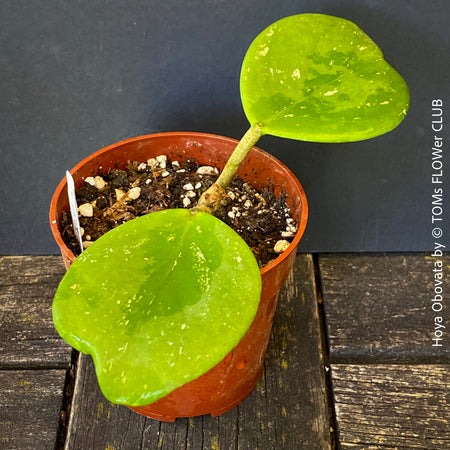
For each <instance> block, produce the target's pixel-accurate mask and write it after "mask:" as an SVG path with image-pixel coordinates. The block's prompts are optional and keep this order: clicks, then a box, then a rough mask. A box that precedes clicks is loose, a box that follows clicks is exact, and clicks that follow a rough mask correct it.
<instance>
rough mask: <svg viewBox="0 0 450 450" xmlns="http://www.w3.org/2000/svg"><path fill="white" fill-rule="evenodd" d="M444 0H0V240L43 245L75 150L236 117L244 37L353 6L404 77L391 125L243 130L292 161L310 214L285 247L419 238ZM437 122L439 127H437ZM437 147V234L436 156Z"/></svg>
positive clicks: (9, 245)
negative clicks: (350, 133) (400, 104)
mask: <svg viewBox="0 0 450 450" xmlns="http://www.w3.org/2000/svg"><path fill="white" fill-rule="evenodd" d="M449 4H450V3H449V2H448V1H447V0H434V1H432V2H427V1H423V0H397V1H391V0H387V1H384V0H383V1H375V0H367V1H362V0H353V1H351V0H348V1H336V0H334V1H333V0H329V1H328V0H316V1H270V0H246V1H242V0H228V1H227V0H208V1H207V0H192V1H177V0H166V1H160V0H149V1H142V0H141V1H140V0H127V1H119V0H110V1H108V0H78V1H77V0H59V1H57V0H55V1H49V0H33V1H29V0H28V1H24V0H2V1H1V2H0V21H1V23H0V52H1V53H0V95H1V102H0V150H1V163H0V183H1V186H0V254H46V253H58V248H57V246H56V244H55V243H54V242H53V238H52V236H51V234H50V230H49V226H48V219H47V217H48V207H49V203H50V199H51V196H52V193H53V190H54V189H55V187H56V186H57V184H58V182H59V181H60V180H61V178H62V177H63V176H64V171H65V170H66V169H69V168H71V167H73V166H74V165H75V164H76V163H77V162H78V161H79V160H81V159H83V158H84V157H86V156H87V155H89V154H90V153H92V152H94V151H96V150H98V149H100V148H102V147H104V146H106V145H109V144H112V143H114V142H117V141H119V140H123V139H125V138H129V137H132V136H138V135H141V134H148V133H153V132H159V131H203V132H210V133H215V134H222V135H227V136H231V137H235V138H240V137H241V136H242V135H243V133H244V132H245V131H246V129H247V127H248V123H247V120H246V118H245V116H244V113H243V110H242V107H241V103H240V95H239V72H240V65H241V62H242V59H243V57H244V54H245V52H246V50H247V48H248V46H249V45H250V43H251V41H252V40H253V39H254V37H256V35H257V34H259V33H260V32H261V31H262V30H263V29H264V28H266V27H267V26H268V25H270V24H271V23H272V22H274V21H276V20H278V19H281V18H283V17H285V16H289V15H293V14H299V13H304V12H317V13H326V14H331V15H336V16H340V17H343V18H346V19H349V20H352V21H354V22H355V23H356V24H357V25H359V26H360V27H361V28H362V29H363V30H364V31H365V32H366V33H367V34H368V35H369V36H371V37H372V39H374V41H375V42H376V43H377V44H378V45H379V46H380V47H381V49H382V50H383V52H384V54H385V57H386V59H387V61H388V62H390V63H391V64H392V65H393V66H394V67H395V68H396V69H397V70H398V71H399V72H400V73H401V74H402V76H403V77H404V78H405V80H406V81H407V83H408V85H409V87H410V91H411V107H410V111H409V114H408V116H407V117H406V119H405V120H404V122H403V123H402V124H401V125H400V126H399V127H398V128H396V129H395V130H394V131H392V132H391V133H388V134H387V135H384V136H382V137H378V138H375V139H372V140H370V141H365V142H359V143H351V144H312V143H304V142H300V141H293V140H287V139H281V138H275V137H271V136H265V137H263V138H262V139H261V140H260V141H259V143H258V146H259V147H261V148H263V149H265V150H267V151H269V152H270V153H272V154H274V155H275V156H277V157H278V158H279V159H281V160H282V161H283V162H284V163H286V164H287V165H288V166H290V167H291V168H292V170H293V171H294V172H295V173H296V174H297V176H298V178H299V179H300V181H301V183H302V184H303V186H304V188H305V190H306V193H307V196H308V200H309V205H310V218H309V223H308V226H307V230H306V233H305V236H304V239H303V240H302V242H301V245H300V250H301V251H307V252H317V251H321V252H324V251H325V252H335V251H429V250H431V249H432V247H433V238H432V236H431V230H432V225H431V201H432V199H431V193H432V189H433V185H432V183H431V172H432V171H431V147H432V145H433V131H432V130H431V120H432V119H431V101H432V100H433V99H435V98H440V99H442V100H443V101H444V110H445V112H444V121H447V120H448V111H449V99H450V98H449V86H450V83H449V69H450V67H449V56H450V51H449V41H450V33H449V31H448V30H449V27H448V22H449V19H450V14H449V10H450V8H449V6H448V5H449ZM449 128H450V126H449V125H448V124H445V127H444V133H441V136H442V137H444V138H446V139H448V129H449ZM444 153H445V154H446V159H445V164H446V167H445V170H446V174H445V175H446V181H445V189H446V192H445V205H444V206H445V214H446V222H445V224H446V226H447V234H446V235H444V237H443V238H442V239H441V240H440V243H445V244H446V245H447V248H448V246H449V238H448V236H449V235H450V227H449V224H450V217H449V211H450V205H449V201H448V198H449V196H450V175H449V174H450V165H449V150H448V144H447V143H446V144H445V149H444Z"/></svg>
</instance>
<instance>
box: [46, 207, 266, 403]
mask: <svg viewBox="0 0 450 450" xmlns="http://www.w3.org/2000/svg"><path fill="white" fill-rule="evenodd" d="M260 295H261V275H260V270H259V268H258V265H257V262H256V260H255V257H254V256H253V253H252V252H251V250H250V249H249V247H248V246H247V244H246V243H245V242H244V241H243V240H242V239H241V238H240V237H239V236H238V235H237V234H236V233H235V232H234V231H233V230H232V229H231V228H229V227H228V226H227V225H226V224H224V223H223V222H221V221H220V220H219V219H217V218H215V217H213V216H212V215H209V214H206V213H203V212H198V213H196V214H193V213H192V212H190V211H188V210H184V209H179V210H176V209H175V210H165V211H159V212H155V213H152V214H149V215H146V216H143V217H140V218H137V219H134V220H132V221H129V222H127V223H125V224H123V225H121V226H119V227H117V228H115V229H114V230H112V231H110V232H109V233H106V234H105V235H104V236H102V237H101V238H100V239H98V240H97V241H96V242H95V243H94V244H93V245H91V246H90V247H89V248H88V249H87V250H85V251H84V252H83V253H82V254H81V255H80V256H79V257H78V258H77V259H76V260H75V262H74V263H73V265H72V266H71V267H70V269H69V270H68V272H67V274H66V275H65V277H64V279H63V280H62V282H61V284H60V286H59V288H58V290H57V293H56V296H55V300H54V304H53V317H54V322H55V326H56V328H57V330H58V332H59V333H60V334H61V336H62V337H63V338H64V339H65V340H66V341H67V342H68V343H69V344H70V345H72V346H73V347H75V348H76V349H78V350H80V351H82V352H85V353H89V354H91V355H92V356H93V358H94V362H95V366H96V372H97V377H98V380H99V384H100V387H101V388H102V390H103V393H104V394H105V396H106V397H107V398H108V399H109V400H111V401H112V402H115V403H123V404H127V405H132V406H139V405H146V404H149V403H152V402H153V401H155V400H157V399H158V398H160V397H163V396H164V395H166V394H168V393H169V392H171V391H172V390H174V389H176V388H177V387H179V386H181V385H183V384H185V383H187V382H189V381H191V380H193V379H195V378H197V377H198V376H200V375H202V374H203V373H205V372H206V371H208V370H209V369H210V368H212V367H213V366H214V365H216V364H217V363H218V362H220V361H221V360H222V359H223V358H224V357H225V356H226V355H227V354H228V353H229V352H230V351H231V350H232V349H233V348H234V347H235V346H236V345H237V344H238V342H239V340H240V339H241V337H242V336H243V335H244V334H245V332H246V331H247V329H248V328H249V326H250V324H251V323H252V321H253V318H254V316H255V314H256V311H257V308H258V305H259V301H260Z"/></svg>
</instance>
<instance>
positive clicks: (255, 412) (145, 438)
mask: <svg viewBox="0 0 450 450" xmlns="http://www.w3.org/2000/svg"><path fill="white" fill-rule="evenodd" d="M319 333H320V323H319V316H318V309H317V303H316V288H315V282H314V270H313V262H312V258H311V256H306V255H300V256H299V257H298V258H297V260H296V264H295V270H294V273H293V275H292V276H291V277H290V279H289V280H288V282H287V284H286V285H285V287H284V289H283V290H282V292H281V294H280V298H279V303H278V309H277V312H276V315H275V319H274V326H273V330H272V336H271V340H270V344H269V348H268V352H267V355H266V360H265V370H264V373H263V375H262V377H261V378H260V380H259V382H258V384H257V386H256V389H255V390H254V391H253V392H252V394H251V395H250V396H249V397H248V398H247V399H246V400H245V401H244V402H243V403H242V404H241V405H239V406H238V407H237V408H235V409H233V410H231V411H229V412H228V413H225V414H223V415H222V416H219V417H215V418H213V417H210V416H203V417H198V418H194V419H178V420H177V421H176V422H175V423H173V424H170V423H159V422H156V421H155V420H152V419H146V418H144V417H142V416H139V415H137V414H136V413H134V412H132V411H131V410H129V409H128V408H126V407H124V406H114V405H113V404H111V403H110V402H108V401H107V400H106V399H105V398H104V397H103V395H102V394H101V392H100V390H99V388H98V385H97V380H96V377H95V373H94V369H93V365H92V362H91V358H90V357H86V356H84V355H83V356H81V357H80V361H79V365H78V372H79V374H78V376H77V381H76V386H75V394H74V398H73V409H72V418H71V423H70V426H69V434H68V440H67V442H68V445H67V448H68V449H80V450H81V449H87V448H89V449H105V448H110V449H141V448H146V449H147V448H148V449H153V448H155V449H156V448H161V449H177V450H182V449H216V450H219V449H222V450H224V449H236V448H239V449H247V448H248V449H260V450H263V449H274V450H278V449H282V448H286V449H311V450H314V449H317V450H325V449H329V448H331V440H330V439H331V438H330V419H331V418H330V413H329V405H328V398H327V392H326V381H325V373H324V367H323V361H322V352H321V343H320V339H319Z"/></svg>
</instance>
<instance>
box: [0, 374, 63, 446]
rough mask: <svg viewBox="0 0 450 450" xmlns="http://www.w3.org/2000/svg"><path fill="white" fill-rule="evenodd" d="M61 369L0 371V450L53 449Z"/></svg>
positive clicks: (56, 425)
mask: <svg viewBox="0 0 450 450" xmlns="http://www.w3.org/2000/svg"><path fill="white" fill-rule="evenodd" d="M65 379H66V371H65V370H60V369H58V370H3V371H0V386H1V387H0V389H1V395H0V448H1V449H5V450H6V449H21V450H25V449H30V450H40V449H42V450H47V449H52V448H54V447H55V443H56V440H57V432H58V429H59V426H60V419H61V417H60V415H61V411H62V408H63V393H64V385H65Z"/></svg>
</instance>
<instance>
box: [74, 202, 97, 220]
mask: <svg viewBox="0 0 450 450" xmlns="http://www.w3.org/2000/svg"><path fill="white" fill-rule="evenodd" d="M78 212H79V213H80V215H82V216H83V217H92V216H93V215H94V208H93V206H92V205H91V204H90V203H83V204H82V205H80V206H79V207H78Z"/></svg>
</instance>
